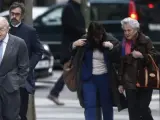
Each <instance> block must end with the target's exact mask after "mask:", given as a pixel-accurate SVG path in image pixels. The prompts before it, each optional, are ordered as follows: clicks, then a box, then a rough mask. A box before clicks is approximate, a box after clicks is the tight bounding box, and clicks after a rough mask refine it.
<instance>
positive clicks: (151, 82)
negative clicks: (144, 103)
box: [136, 54, 160, 89]
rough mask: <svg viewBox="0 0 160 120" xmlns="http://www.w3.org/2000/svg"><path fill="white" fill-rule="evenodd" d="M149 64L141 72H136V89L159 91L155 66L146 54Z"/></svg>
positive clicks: (159, 83)
mask: <svg viewBox="0 0 160 120" xmlns="http://www.w3.org/2000/svg"><path fill="white" fill-rule="evenodd" d="M148 59H149V61H150V64H148V65H147V66H145V67H144V69H142V70H138V81H137V83H136V86H137V87H138V88H141V87H143V88H151V89H160V73H159V68H158V66H157V64H156V63H155V61H154V59H153V58H152V56H151V55H150V54H148Z"/></svg>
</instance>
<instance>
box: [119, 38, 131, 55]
mask: <svg viewBox="0 0 160 120" xmlns="http://www.w3.org/2000/svg"><path fill="white" fill-rule="evenodd" d="M132 44H133V42H132V40H129V41H127V40H126V39H125V38H124V39H123V41H122V56H125V55H128V54H130V53H131V48H132Z"/></svg>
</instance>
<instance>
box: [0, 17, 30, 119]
mask: <svg viewBox="0 0 160 120" xmlns="http://www.w3.org/2000/svg"><path fill="white" fill-rule="evenodd" d="M8 31H9V23H8V21H7V20H6V19H5V18H4V17H0V120H19V110H20V92H19V87H20V86H21V85H24V84H25V80H26V78H27V75H28V71H29V58H28V50H27V46H26V44H25V42H24V40H23V39H21V38H19V37H16V36H13V35H11V34H8Z"/></svg>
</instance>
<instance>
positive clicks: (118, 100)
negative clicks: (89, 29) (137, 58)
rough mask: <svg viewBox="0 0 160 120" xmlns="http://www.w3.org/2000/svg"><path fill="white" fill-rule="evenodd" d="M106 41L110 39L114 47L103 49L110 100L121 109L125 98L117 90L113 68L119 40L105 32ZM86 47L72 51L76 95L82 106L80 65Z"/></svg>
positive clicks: (115, 74) (124, 106)
mask: <svg viewBox="0 0 160 120" xmlns="http://www.w3.org/2000/svg"><path fill="white" fill-rule="evenodd" d="M106 36H107V37H106V41H110V42H111V43H112V44H113V45H114V47H113V49H112V50H109V49H108V48H106V49H105V50H104V55H105V56H106V57H107V60H108V61H107V62H106V63H107V69H108V74H109V77H110V80H111V83H110V88H111V92H112V93H111V95H112V101H113V106H117V107H118V110H119V111H120V110H122V109H124V108H126V100H125V97H124V95H123V94H120V93H119V91H118V85H119V83H118V76H117V72H116V69H115V66H114V65H115V64H116V62H117V60H119V59H117V58H118V56H117V53H118V50H119V45H120V44H119V42H118V40H117V39H116V38H115V37H113V36H112V35H111V34H109V33H106ZM83 38H86V36H83ZM85 50H86V47H85V46H83V47H77V49H75V50H74V51H73V52H72V53H73V55H74V62H73V65H74V66H75V67H76V70H75V74H76V83H77V95H78V99H79V101H80V105H81V106H82V107H84V103H83V92H82V80H81V66H82V62H83V57H84V53H85Z"/></svg>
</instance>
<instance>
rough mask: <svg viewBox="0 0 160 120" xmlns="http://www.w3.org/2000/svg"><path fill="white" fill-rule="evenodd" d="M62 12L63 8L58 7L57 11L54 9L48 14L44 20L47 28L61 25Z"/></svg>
mask: <svg viewBox="0 0 160 120" xmlns="http://www.w3.org/2000/svg"><path fill="white" fill-rule="evenodd" d="M62 10H63V7H58V8H56V9H53V10H52V11H51V12H49V13H48V14H46V15H45V16H44V17H43V18H42V22H43V24H44V25H47V26H52V25H61V24H62V22H61V17H62Z"/></svg>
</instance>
